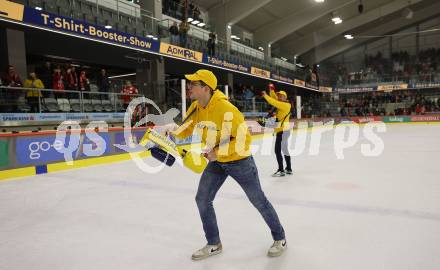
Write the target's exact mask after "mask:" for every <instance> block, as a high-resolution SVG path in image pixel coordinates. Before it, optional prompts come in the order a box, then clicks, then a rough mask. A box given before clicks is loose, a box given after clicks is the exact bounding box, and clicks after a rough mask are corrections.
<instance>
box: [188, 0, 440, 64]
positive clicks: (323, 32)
mask: <svg viewBox="0 0 440 270" xmlns="http://www.w3.org/2000/svg"><path fill="white" fill-rule="evenodd" d="M194 2H195V3H196V4H198V5H200V6H201V7H203V8H204V9H206V10H208V12H209V13H210V14H212V15H215V13H219V12H220V13H224V14H226V17H227V21H228V22H229V23H230V24H231V25H232V27H233V25H237V26H239V27H241V28H243V29H245V30H248V31H249V32H251V33H253V34H254V43H255V45H257V46H262V47H263V48H266V47H267V44H271V48H272V52H273V53H274V54H276V55H278V56H284V57H286V58H290V59H292V58H293V57H294V56H296V55H298V56H302V55H305V54H310V53H313V54H314V58H315V59H316V62H319V61H322V60H324V59H327V58H329V57H331V56H333V55H336V54H338V53H340V52H342V51H344V50H347V49H349V48H351V47H353V46H356V45H358V44H361V43H365V42H368V41H369V38H360V39H357V38H356V36H378V35H384V34H388V33H392V32H396V31H398V30H400V29H403V28H405V27H408V26H410V25H413V24H416V23H419V22H422V21H424V20H427V19H429V18H432V17H435V16H438V15H439V14H440V1H438V0H410V1H408V0H324V2H322V3H318V2H316V0H239V1H237V0H234V1H231V0H229V1H228V0H222V1H218V0H196V1H194ZM360 3H362V5H363V12H362V13H360V12H359V10H358V6H359V4H360ZM408 8H409V9H410V10H411V11H412V12H413V15H412V18H410V19H408V18H405V16H406V15H408V11H409V10H408ZM334 16H336V17H340V18H341V19H342V23H340V24H334V23H333V22H332V21H331V19H332V17H334ZM347 33H350V34H352V35H353V36H354V37H355V38H354V39H353V40H345V39H344V35H345V34H347ZM371 39H372V38H371Z"/></svg>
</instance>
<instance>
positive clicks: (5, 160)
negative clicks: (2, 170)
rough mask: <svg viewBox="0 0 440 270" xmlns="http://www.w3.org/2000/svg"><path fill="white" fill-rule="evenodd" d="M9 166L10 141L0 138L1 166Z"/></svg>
mask: <svg viewBox="0 0 440 270" xmlns="http://www.w3.org/2000/svg"><path fill="white" fill-rule="evenodd" d="M6 166H9V145H8V141H6V140H0V167H6Z"/></svg>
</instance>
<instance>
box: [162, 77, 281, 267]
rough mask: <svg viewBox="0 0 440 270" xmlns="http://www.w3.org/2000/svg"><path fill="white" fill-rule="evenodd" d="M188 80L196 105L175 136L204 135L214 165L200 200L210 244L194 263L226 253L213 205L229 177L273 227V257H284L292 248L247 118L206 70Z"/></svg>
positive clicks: (210, 165)
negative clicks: (263, 178) (263, 179)
mask: <svg viewBox="0 0 440 270" xmlns="http://www.w3.org/2000/svg"><path fill="white" fill-rule="evenodd" d="M185 77H186V78H187V79H188V80H189V81H190V82H189V92H190V93H189V94H190V98H191V99H192V100H195V101H194V102H193V103H192V104H191V106H190V107H189V109H188V111H187V114H186V115H187V116H186V119H184V121H183V124H182V125H181V126H180V127H178V128H177V129H176V130H174V131H171V132H170V133H169V134H170V136H172V137H177V138H179V139H184V138H186V137H188V136H190V135H192V134H193V131H196V132H198V133H199V134H200V135H201V138H202V144H204V145H206V149H208V150H207V151H206V154H205V157H206V158H207V159H208V160H209V163H208V165H207V167H206V168H205V170H204V172H203V174H202V176H201V179H200V182H199V186H198V190H197V195H196V203H197V207H198V209H199V213H200V218H201V220H202V224H203V230H204V231H205V237H206V240H207V245H206V246H204V247H203V248H201V249H200V250H198V251H196V252H195V253H194V254H193V255H192V259H193V260H201V259H204V258H207V257H209V256H212V255H216V254H219V253H220V252H221V251H222V249H223V247H222V244H221V241H220V236H219V230H218V226H217V219H216V215H215V211H214V207H213V201H214V198H215V195H216V194H217V191H218V190H219V189H220V187H221V186H222V185H223V183H224V182H225V180H226V178H227V177H228V176H231V177H232V178H233V179H234V180H235V181H236V182H237V183H238V184H239V185H240V186H241V188H242V189H243V190H244V192H245V193H246V195H247V197H248V199H249V200H250V202H251V203H252V204H253V206H254V207H255V208H257V210H258V211H259V212H260V214H261V215H262V216H263V219H264V221H265V222H266V224H267V225H268V227H269V228H270V231H271V233H272V238H273V240H274V243H273V245H272V246H271V247H270V248H269V251H268V253H267V255H268V256H270V257H276V256H280V255H281V254H282V253H283V252H284V250H285V249H286V248H287V242H286V239H285V233H284V229H283V226H282V225H281V223H280V220H279V218H278V215H277V213H276V211H275V209H274V208H273V206H272V204H271V203H270V202H269V201H268V200H267V198H266V196H265V194H264V192H263V191H262V189H261V186H260V180H259V177H258V170H257V167H256V165H255V161H254V159H253V157H252V155H251V153H250V143H251V136H250V133H249V130H248V127H247V125H246V122H245V120H244V117H243V114H242V113H241V112H240V111H239V110H238V109H237V108H236V107H235V106H234V105H232V104H231V103H230V102H229V101H228V99H227V97H226V96H225V95H224V94H223V93H222V92H220V91H219V90H216V89H217V78H216V77H215V75H214V74H213V73H212V72H211V71H208V70H203V69H201V70H198V71H197V72H196V73H194V74H190V75H185Z"/></svg>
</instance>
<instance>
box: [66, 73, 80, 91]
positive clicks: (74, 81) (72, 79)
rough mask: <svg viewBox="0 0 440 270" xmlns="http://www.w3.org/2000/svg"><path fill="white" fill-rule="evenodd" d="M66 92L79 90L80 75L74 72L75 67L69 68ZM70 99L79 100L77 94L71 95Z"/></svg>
mask: <svg viewBox="0 0 440 270" xmlns="http://www.w3.org/2000/svg"><path fill="white" fill-rule="evenodd" d="M65 80H66V90H73V91H77V90H78V75H76V72H74V71H73V67H68V68H67V70H66V75H65ZM68 96H69V97H70V98H79V97H78V95H77V94H76V93H69V95H68Z"/></svg>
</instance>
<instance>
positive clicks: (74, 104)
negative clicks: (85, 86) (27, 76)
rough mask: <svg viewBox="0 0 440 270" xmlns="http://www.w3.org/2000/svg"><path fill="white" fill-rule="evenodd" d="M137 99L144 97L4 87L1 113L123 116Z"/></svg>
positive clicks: (0, 101)
mask: <svg viewBox="0 0 440 270" xmlns="http://www.w3.org/2000/svg"><path fill="white" fill-rule="evenodd" d="M136 97H143V95H131V94H123V93H106V92H89V91H74V90H54V89H37V88H23V87H6V86H0V104H1V105H0V112H2V113H17V112H23V113H29V112H34V113H42V112H53V113H56V112H77V113H83V112H123V111H125V108H124V99H125V101H129V100H131V99H133V98H136ZM125 103H127V102H125Z"/></svg>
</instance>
